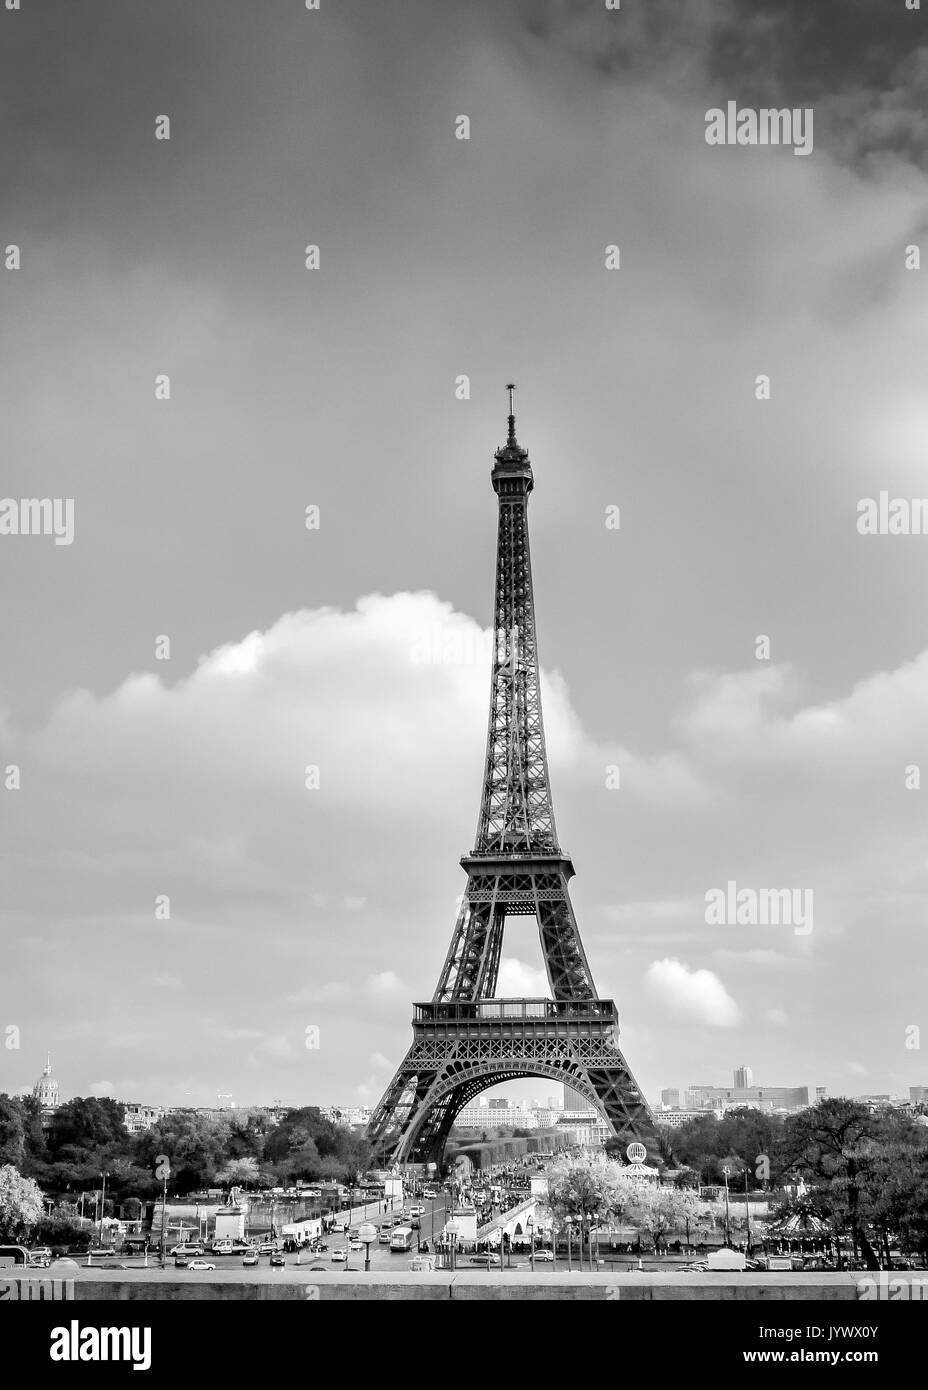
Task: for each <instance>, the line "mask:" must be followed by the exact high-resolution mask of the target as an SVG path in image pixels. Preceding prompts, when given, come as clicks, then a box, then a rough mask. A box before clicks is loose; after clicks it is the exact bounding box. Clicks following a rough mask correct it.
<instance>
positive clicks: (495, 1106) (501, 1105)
mask: <svg viewBox="0 0 928 1390" xmlns="http://www.w3.org/2000/svg"><path fill="white" fill-rule="evenodd" d="M488 1104H489V1108H490V1109H491V1110H511V1109H512V1106H511V1105H510V1104H509V1101H508V1100H507V1099H506V1097H505V1096H491V1097H490V1100H489V1102H488Z"/></svg>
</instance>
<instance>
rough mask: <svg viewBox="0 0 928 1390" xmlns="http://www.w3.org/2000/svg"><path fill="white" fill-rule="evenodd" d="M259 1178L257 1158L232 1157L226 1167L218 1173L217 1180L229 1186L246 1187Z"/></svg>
mask: <svg viewBox="0 0 928 1390" xmlns="http://www.w3.org/2000/svg"><path fill="white" fill-rule="evenodd" d="M257 1179H258V1160H257V1159H256V1158H231V1159H230V1160H229V1162H228V1163H227V1164H226V1165H225V1167H224V1168H220V1170H219V1172H218V1173H217V1174H216V1181H217V1182H221V1183H225V1184H226V1185H227V1186H228V1187H245V1186H247V1185H251V1184H254V1183H255V1182H256V1181H257Z"/></svg>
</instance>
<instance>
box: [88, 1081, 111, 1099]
mask: <svg viewBox="0 0 928 1390" xmlns="http://www.w3.org/2000/svg"><path fill="white" fill-rule="evenodd" d="M115 1089H116V1087H115V1086H114V1085H113V1083H112V1081H91V1083H90V1086H89V1087H88V1090H87V1094H88V1095H90V1096H111V1095H112V1094H113V1092H114V1091H115Z"/></svg>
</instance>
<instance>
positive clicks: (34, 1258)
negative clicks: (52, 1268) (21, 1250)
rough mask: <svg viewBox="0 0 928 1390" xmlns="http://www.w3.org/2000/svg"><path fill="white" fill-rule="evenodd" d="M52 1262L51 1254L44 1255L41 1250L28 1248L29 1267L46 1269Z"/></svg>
mask: <svg viewBox="0 0 928 1390" xmlns="http://www.w3.org/2000/svg"><path fill="white" fill-rule="evenodd" d="M51 1262H52V1257H51V1255H46V1254H45V1253H44V1251H42V1250H30V1251H29V1259H28V1262H27V1263H28V1265H29V1268H30V1269H48V1267H49V1265H50V1264H51Z"/></svg>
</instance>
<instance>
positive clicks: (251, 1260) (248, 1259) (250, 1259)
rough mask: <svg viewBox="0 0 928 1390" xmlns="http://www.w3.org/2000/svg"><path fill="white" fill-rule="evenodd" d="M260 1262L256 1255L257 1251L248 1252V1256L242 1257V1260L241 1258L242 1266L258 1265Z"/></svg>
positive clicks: (259, 1257) (258, 1256)
mask: <svg viewBox="0 0 928 1390" xmlns="http://www.w3.org/2000/svg"><path fill="white" fill-rule="evenodd" d="M260 1260H261V1256H260V1255H259V1254H258V1252H257V1250H249V1252H248V1254H247V1255H245V1256H243V1258H242V1264H243V1265H256V1264H258V1263H260Z"/></svg>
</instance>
